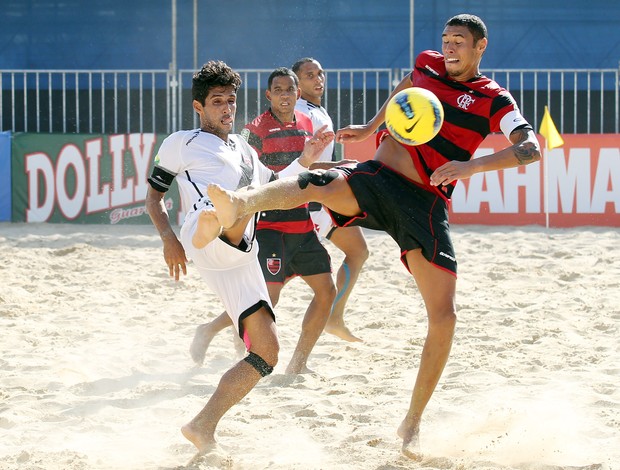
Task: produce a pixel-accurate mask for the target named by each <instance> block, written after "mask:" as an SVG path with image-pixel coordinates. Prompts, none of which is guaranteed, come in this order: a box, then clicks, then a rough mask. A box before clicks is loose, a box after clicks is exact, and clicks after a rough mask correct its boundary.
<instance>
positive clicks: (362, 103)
mask: <svg viewBox="0 0 620 470" xmlns="http://www.w3.org/2000/svg"><path fill="white" fill-rule="evenodd" d="M238 72H239V73H240V74H241V78H242V80H243V86H242V89H241V90H240V92H239V96H238V106H237V129H236V130H237V131H239V130H240V128H241V127H243V125H245V124H246V123H247V122H249V121H250V120H252V119H253V118H254V117H255V116H257V115H259V114H260V113H262V112H263V111H264V110H265V109H267V106H268V103H267V100H266V98H265V95H264V90H265V87H266V84H267V78H268V76H269V74H270V73H271V70H268V69H253V70H239V71H238ZM408 72H409V70H406V71H405V70H391V69H328V70H326V77H327V93H326V95H325V98H324V103H323V104H324V106H325V107H326V108H327V110H328V112H329V114H330V116H331V117H332V119H333V120H334V126H336V128H339V127H342V126H345V125H347V124H350V123H354V124H360V123H363V122H366V121H367V120H368V119H369V118H370V117H372V116H373V115H374V114H375V113H376V111H377V110H378V109H379V108H380V106H381V105H382V104H383V102H384V101H385V99H386V98H387V96H388V95H389V92H390V90H392V88H393V87H394V85H395V81H398V80H399V79H400V77H401V76H402V75H403V74H405V73H408ZM192 73H193V71H191V70H179V71H177V72H175V73H171V72H170V71H168V70H0V84H1V85H2V93H1V94H0V130H1V131H7V130H10V131H13V132H44V133H134V132H154V133H160V134H161V133H170V132H173V131H175V130H178V129H182V128H185V129H187V128H194V127H197V125H198V122H197V119H196V116H195V113H194V112H193V111H192V108H191V77H192ZM483 73H485V74H486V75H487V76H489V77H491V78H493V79H495V80H496V81H497V82H498V83H499V84H500V85H502V86H504V87H505V88H507V89H508V90H510V91H511V93H512V94H513V96H514V97H515V99H516V100H517V102H518V103H519V106H520V108H521V110H522V112H523V114H524V116H525V117H526V119H527V120H528V121H529V122H530V123H531V124H532V125H533V126H534V128H535V129H538V126H539V122H540V119H541V118H542V115H543V109H544V106H545V105H548V106H549V109H550V111H551V113H552V116H553V119H554V122H555V123H556V125H557V127H558V129H559V131H560V132H561V133H618V132H619V127H620V116H619V91H620V89H619V81H618V70H615V69H597V70H509V69H505V70H499V69H498V70H484V71H483Z"/></svg>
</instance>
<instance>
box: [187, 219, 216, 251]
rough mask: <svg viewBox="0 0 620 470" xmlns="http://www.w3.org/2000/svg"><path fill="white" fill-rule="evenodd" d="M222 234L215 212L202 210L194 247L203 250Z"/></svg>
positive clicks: (193, 243) (194, 237) (193, 241)
mask: <svg viewBox="0 0 620 470" xmlns="http://www.w3.org/2000/svg"><path fill="white" fill-rule="evenodd" d="M221 233H222V227H221V226H220V223H219V222H218V219H217V215H216V214H215V211H208V210H204V209H203V210H202V211H200V214H199V215H198V226H197V227H196V232H195V233H194V236H193V237H192V245H194V247H195V248H198V249H201V248H204V247H205V246H207V245H208V244H209V243H211V242H212V241H213V240H215V239H216V238H217V237H218V236H219V235H220V234H221Z"/></svg>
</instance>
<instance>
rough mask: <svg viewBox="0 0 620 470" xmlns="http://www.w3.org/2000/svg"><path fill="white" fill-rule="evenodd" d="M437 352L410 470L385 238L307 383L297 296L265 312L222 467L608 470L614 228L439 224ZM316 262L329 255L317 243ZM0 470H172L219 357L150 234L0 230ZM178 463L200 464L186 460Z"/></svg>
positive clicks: (613, 375)
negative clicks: (444, 264) (260, 363)
mask: <svg viewBox="0 0 620 470" xmlns="http://www.w3.org/2000/svg"><path fill="white" fill-rule="evenodd" d="M453 234H454V242H455V246H456V250H457V255H458V258H459V282H458V285H457V287H458V297H457V302H458V310H459V322H458V325H457V331H456V337H455V342H454V346H453V350H452V356H451V358H450V361H449V362H448V365H447V367H446V370H445V372H444V375H443V377H442V380H441V381H440V383H439V386H438V388H437V390H436V392H435V395H434V396H433V398H432V400H431V402H430V404H429V406H428V408H427V412H426V414H425V417H424V420H423V423H422V432H421V444H422V449H423V450H424V452H425V458H424V460H423V461H422V462H418V463H415V462H412V461H410V460H408V459H406V458H405V457H403V456H401V454H400V444H401V442H400V439H399V438H398V437H397V436H396V428H397V427H398V425H399V423H400V421H401V419H402V417H403V416H404V413H405V411H406V409H407V406H408V403H409V398H410V393H411V389H412V386H413V382H414V379H415V374H416V371H417V365H418V363H419V354H420V350H421V346H422V342H423V339H424V336H425V330H426V318H425V312H424V308H423V305H422V302H421V299H420V297H419V294H418V292H417V290H416V288H415V284H414V282H413V280H412V279H411V277H410V276H409V275H408V273H407V272H406V271H405V269H404V268H403V267H402V265H401V264H400V261H399V260H398V249H397V247H396V245H395V243H394V242H393V241H392V240H391V239H390V238H388V237H387V236H386V235H384V234H381V233H377V232H367V235H368V243H369V246H370V249H371V256H370V259H369V260H368V262H367V265H366V268H365V270H364V272H363V273H362V275H361V278H360V280H359V283H358V285H357V287H356V290H355V291H354V293H353V295H352V298H351V300H350V303H349V307H348V311H347V315H346V318H347V320H348V323H349V325H350V327H351V329H352V330H353V331H354V332H355V333H356V334H358V335H359V336H360V337H362V338H363V340H364V342H363V343H355V344H352V343H345V342H343V341H342V340H339V339H338V338H335V337H333V336H330V335H327V334H324V335H322V336H321V338H320V339H319V342H318V344H317V346H316V348H315V350H314V352H313V354H312V356H311V357H310V361H309V364H308V365H309V367H310V368H311V369H313V370H314V371H315V372H316V373H315V374H311V375H303V376H297V377H291V376H287V375H284V368H285V367H286V364H287V363H288V360H289V359H290V355H291V354H292V351H293V348H294V345H295V343H296V341H297V337H298V334H299V330H300V324H301V316H302V312H303V311H304V310H305V307H306V304H307V303H308V301H309V299H310V298H311V295H310V291H309V289H308V288H307V287H306V286H305V284H304V283H303V282H302V281H300V280H294V281H292V282H291V283H289V285H287V286H286V287H285V289H284V291H283V293H282V297H281V302H280V304H279V305H278V307H277V308H276V314H277V316H278V330H279V335H280V340H281V359H280V363H279V365H278V367H277V368H276V370H275V372H274V374H273V375H271V376H269V377H267V378H266V379H264V380H262V381H261V382H260V383H259V384H258V386H257V387H256V388H255V389H254V390H253V391H252V392H251V393H250V394H249V395H248V397H246V398H245V399H244V400H243V401H242V402H241V403H240V404H238V405H237V406H235V407H234V408H233V409H232V410H231V411H230V413H229V414H228V415H226V416H225V417H224V419H223V420H222V422H221V423H220V427H219V429H218V440H219V442H220V444H221V446H222V447H223V448H224V450H225V452H226V454H227V456H228V458H227V459H226V460H225V462H224V464H225V466H226V467H227V468H234V469H287V470H288V469H330V470H331V469H335V470H345V469H346V470H348V469H375V470H392V469H446V470H447V469H454V470H466V469H545V470H551V469H554V470H558V469H571V470H574V469H589V470H594V469H620V231H619V230H618V229H599V228H580V229H564V230H559V229H557V230H556V229H552V230H545V229H544V228H539V227H525V228H505V227H503V228H502V227H500V228H497V227H496V228H491V227H480V226H456V227H454V228H453ZM328 248H329V250H330V253H331V254H332V259H333V260H334V263H335V264H337V265H339V262H340V260H341V259H342V257H341V254H340V253H339V252H338V251H336V250H335V249H334V248H333V247H332V246H331V245H329V244H328ZM0 280H1V282H0V331H1V337H0V338H1V339H0V344H1V356H0V469H46V470H55V469H70V470H77V469H131V470H133V469H173V468H177V469H182V468H187V467H186V465H187V462H188V461H189V460H190V458H191V457H192V455H193V454H194V449H193V447H192V445H191V444H189V443H188V442H187V441H186V440H185V439H184V438H183V437H182V435H181V434H180V432H179V428H180V426H181V425H183V424H184V423H186V422H187V421H188V420H189V419H191V418H192V417H193V416H194V415H195V414H196V413H197V412H198V411H199V410H200V409H201V408H202V406H203V405H204V403H205V402H206V400H207V398H208V397H209V396H210V395H211V393H212V392H213V390H214V388H215V386H216V385H217V383H218V381H219V378H220V376H221V375H222V374H223V373H224V372H225V371H226V370H227V369H228V368H229V367H230V366H231V365H232V364H233V363H234V362H235V361H236V360H237V359H236V355H235V351H234V347H233V343H232V334H231V333H230V332H224V333H222V334H221V335H220V336H218V337H217V338H216V339H215V340H214V341H213V343H212V344H211V348H210V349H209V351H208V353H207V360H206V361H205V364H204V365H203V366H202V367H194V365H193V363H192V361H191V358H190V356H189V354H188V347H189V345H190V342H191V339H192V336H193V334H194V329H195V327H196V325H197V324H199V323H201V322H203V321H206V320H207V319H211V318H213V317H215V316H216V315H218V314H219V313H220V312H221V311H222V307H221V304H220V302H219V300H218V299H217V298H216V297H214V296H213V294H211V293H210V292H209V291H208V290H206V288H205V287H204V286H203V284H202V282H201V280H200V278H199V275H198V273H197V271H196V270H195V269H194V267H193V266H191V265H190V266H189V272H188V275H187V276H186V277H184V278H183V279H182V281H181V282H178V283H175V282H174V281H173V280H170V278H169V277H168V273H167V267H166V266H165V264H164V261H163V257H162V252H161V243H160V240H159V238H158V236H156V234H155V229H154V228H153V227H151V226H91V225H68V224H67V225H57V224H7V223H3V224H0ZM196 468H211V467H208V466H207V465H206V464H200V465H198V466H197V467H196Z"/></svg>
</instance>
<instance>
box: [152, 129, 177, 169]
mask: <svg viewBox="0 0 620 470" xmlns="http://www.w3.org/2000/svg"><path fill="white" fill-rule="evenodd" d="M182 145H183V134H182V133H179V132H175V133H174V134H170V135H169V136H168V137H166V138H165V139H164V141H163V142H162V143H161V146H160V147H159V150H158V151H157V155H156V156H155V166H158V167H160V168H163V169H164V170H166V171H167V172H168V173H170V174H174V175H177V174H179V173H180V172H181V171H182V159H181V147H182Z"/></svg>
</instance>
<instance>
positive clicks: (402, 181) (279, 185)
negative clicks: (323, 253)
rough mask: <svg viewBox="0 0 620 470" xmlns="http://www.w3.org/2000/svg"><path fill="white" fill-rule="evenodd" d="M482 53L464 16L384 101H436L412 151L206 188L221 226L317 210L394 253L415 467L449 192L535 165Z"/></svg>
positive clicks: (446, 265)
mask: <svg viewBox="0 0 620 470" xmlns="http://www.w3.org/2000/svg"><path fill="white" fill-rule="evenodd" d="M487 44H488V39H487V30H486V26H485V25H484V23H483V22H482V20H480V18H478V17H476V16H474V15H467V14H464V15H457V16H455V17H452V18H450V19H449V20H448V21H447V22H446V24H445V27H444V30H443V34H442V53H439V52H435V51H424V52H422V53H421V54H420V55H419V56H418V57H417V59H416V63H415V68H414V70H413V71H412V73H411V74H410V75H408V76H406V77H405V78H404V79H403V80H402V81H401V83H400V84H399V85H398V86H397V87H396V88H395V90H394V91H393V92H392V94H391V96H393V95H394V94H396V93H397V92H399V91H400V90H403V89H405V88H407V87H410V86H418V87H423V88H427V89H429V90H431V91H432V92H434V93H435V94H436V95H437V97H438V98H439V99H440V101H441V102H442V105H443V107H444V111H445V120H444V124H443V126H442V128H441V129H440V131H439V134H438V135H437V136H436V137H435V138H434V139H432V140H431V141H430V142H428V143H426V144H424V145H419V146H417V147H410V146H406V145H403V144H400V143H398V142H396V141H395V140H394V139H393V138H391V137H390V136H389V134H387V133H386V132H385V131H382V132H380V133H379V134H378V136H377V142H378V147H377V151H376V154H375V158H374V160H371V161H368V162H363V163H359V164H358V165H356V167H354V168H342V169H339V170H338V171H334V170H330V171H327V172H323V173H322V174H318V172H316V171H313V172H304V173H301V174H300V175H299V176H298V177H297V178H287V179H283V180H280V181H279V182H275V183H270V184H268V185H265V186H263V187H261V188H258V189H256V190H252V191H249V192H247V193H244V194H242V193H240V192H230V191H229V192H226V191H224V190H222V188H219V187H218V186H216V185H211V186H209V188H208V193H209V194H210V196H211V198H212V201H213V203H214V205H215V207H216V212H217V217H218V220H219V221H220V223H221V224H222V225H223V226H228V225H230V224H232V223H234V221H235V220H237V219H238V217H242V216H244V215H245V214H251V213H254V212H257V211H260V210H266V209H274V208H287V207H289V206H290V205H298V204H300V203H301V202H303V201H318V202H321V203H322V204H323V205H324V206H326V207H328V208H329V209H330V211H331V213H332V216H333V217H334V219H335V220H336V221H337V223H338V224H341V225H343V224H352V223H353V224H359V225H362V226H365V227H369V228H373V229H377V230H383V231H385V232H387V233H388V234H390V235H391V236H392V237H393V238H394V240H395V241H396V242H397V243H398V245H399V247H400V250H401V255H402V260H403V262H404V264H405V266H406V267H407V269H408V270H409V271H410V272H411V274H412V275H413V277H414V279H415V281H416V284H417V286H418V289H419V291H420V294H421V295H422V298H423V300H424V304H425V306H426V313H427V317H428V331H427V335H426V340H425V342H424V347H423V350H422V355H421V360H420V365H419V369H418V374H417V378H416V382H415V385H414V388H413V392H412V395H411V401H410V403H409V409H408V410H407V413H406V415H405V417H404V419H403V421H402V422H401V424H400V426H399V428H398V434H399V436H400V437H401V438H402V439H403V443H402V452H403V453H404V454H405V455H407V456H408V457H410V458H413V459H420V458H421V452H420V450H419V434H420V421H421V419H422V414H423V412H424V410H425V408H426V405H427V404H428V402H429V400H430V398H431V396H432V394H433V391H434V390H435V387H436V385H437V383H438V381H439V379H440V377H441V374H442V372H443V369H444V366H445V364H446V362H447V360H448V356H449V354H450V349H451V346H452V338H453V335H454V329H455V325H456V303H455V295H456V255H455V253H454V250H453V247H452V240H451V236H450V228H449V225H448V203H449V199H450V196H451V194H452V190H453V189H454V185H455V184H456V182H457V180H459V179H465V178H469V177H471V176H472V175H474V174H476V173H479V172H484V171H490V170H500V169H504V168H512V167H516V166H519V165H527V164H530V163H532V162H535V161H538V160H540V145H539V143H538V140H537V138H536V134H535V133H534V131H533V129H532V127H531V126H530V125H529V124H528V123H527V121H526V120H525V119H524V118H523V116H522V115H521V113H520V111H519V108H518V106H517V105H516V103H515V101H514V99H513V97H512V96H511V95H510V93H509V92H508V91H506V90H505V89H504V88H502V87H500V86H499V85H498V84H497V83H496V82H494V81H493V80H491V79H489V78H487V77H485V76H483V75H481V74H480V69H479V67H480V61H481V60H482V55H483V54H484V51H485V49H486V47H487ZM391 96H390V97H391ZM388 99H389V98H388ZM386 103H387V101H386ZM385 107H386V104H385V103H384V105H383V106H382V107H381V109H380V110H379V111H378V113H377V114H376V115H375V116H374V117H373V118H372V119H371V120H370V121H369V122H368V123H367V124H364V125H351V126H347V127H345V128H344V129H340V130H339V131H338V132H337V134H336V135H337V139H339V141H340V142H343V143H346V142H355V141H361V140H364V139H366V138H368V137H370V136H371V135H372V134H373V133H374V132H375V131H376V130H377V129H378V128H379V126H380V125H381V124H382V123H383V122H384V120H385ZM500 131H501V132H503V133H504V135H505V136H506V137H507V139H508V140H509V145H508V146H507V147H506V148H504V149H502V150H500V151H498V152H495V153H493V154H490V155H486V156H483V157H479V158H475V159H473V158H472V156H473V153H474V152H475V150H476V149H477V148H478V146H479V145H480V144H481V143H482V141H483V140H484V138H485V137H486V136H487V135H488V134H489V133H491V132H500Z"/></svg>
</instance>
